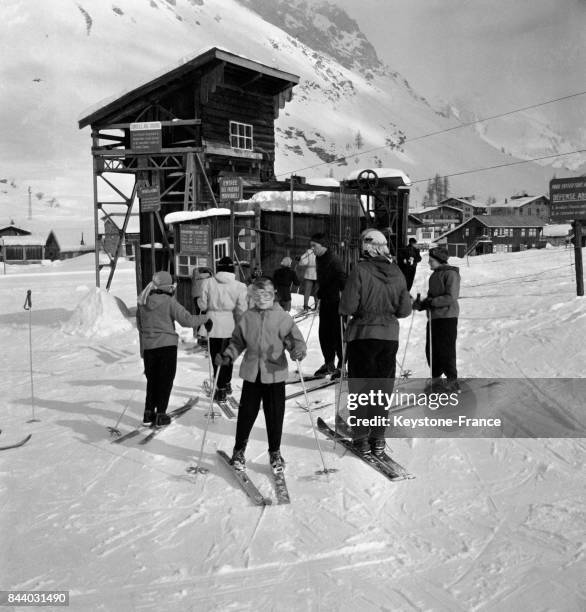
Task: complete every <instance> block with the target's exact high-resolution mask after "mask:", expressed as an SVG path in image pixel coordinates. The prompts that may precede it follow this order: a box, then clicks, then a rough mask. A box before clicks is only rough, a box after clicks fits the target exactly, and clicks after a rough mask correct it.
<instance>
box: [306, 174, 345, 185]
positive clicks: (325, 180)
mask: <svg viewBox="0 0 586 612" xmlns="http://www.w3.org/2000/svg"><path fill="white" fill-rule="evenodd" d="M306 182H307V184H308V185H315V186H316V187H339V186H340V181H337V180H336V179H335V178H331V177H329V176H325V177H321V178H320V177H315V178H309V177H308V178H307V179H306Z"/></svg>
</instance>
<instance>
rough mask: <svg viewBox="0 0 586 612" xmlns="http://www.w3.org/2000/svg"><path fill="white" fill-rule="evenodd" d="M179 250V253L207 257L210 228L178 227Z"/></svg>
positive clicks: (201, 226) (202, 226) (197, 226)
mask: <svg viewBox="0 0 586 612" xmlns="http://www.w3.org/2000/svg"><path fill="white" fill-rule="evenodd" d="M179 250H180V252H181V253H186V254H187V253H193V254H196V255H209V252H210V226H209V225H185V224H182V225H180V226H179ZM202 265H203V264H202Z"/></svg>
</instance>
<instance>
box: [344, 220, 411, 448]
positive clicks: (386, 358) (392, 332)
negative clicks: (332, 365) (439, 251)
mask: <svg viewBox="0 0 586 612" xmlns="http://www.w3.org/2000/svg"><path fill="white" fill-rule="evenodd" d="M360 242H361V250H362V259H361V260H360V261H359V262H358V263H357V264H356V266H355V267H354V269H353V270H352V272H351V273H350V275H349V277H348V280H347V281H346V285H345V287H344V291H343V292H342V298H341V300H340V308H339V312H340V314H341V315H348V316H351V317H352V318H351V319H350V321H349V322H348V325H347V328H346V342H347V349H346V350H347V351H348V353H347V359H348V379H349V382H348V384H349V390H350V392H351V393H368V392H369V391H370V390H371V387H372V385H373V384H374V385H375V386H377V387H378V388H380V389H381V390H382V391H383V392H386V393H392V391H393V385H394V378H395V367H396V355H397V349H398V348H399V321H398V320H397V319H400V318H403V317H406V316H408V315H409V314H410V313H411V297H410V296H409V292H408V291H407V284H406V281H405V277H404V275H403V273H402V272H401V270H400V269H399V267H398V266H397V265H396V264H394V263H393V261H392V259H391V258H390V256H389V249H388V246H387V240H386V238H385V236H384V235H383V234H382V233H381V232H379V231H378V230H375V229H370V230H366V231H365V232H363V233H362V236H361V237H360ZM373 379H377V381H376V383H375V382H374V380H373ZM373 390H375V391H376V390H377V389H373ZM351 416H354V417H355V419H349V423H348V424H349V425H350V426H351V432H352V437H353V444H354V446H355V448H356V449H357V450H358V451H359V452H360V453H362V454H368V453H371V452H372V453H374V454H376V455H378V456H383V454H384V449H385V427H384V425H382V424H381V425H374V426H373V425H370V426H367V425H364V424H357V423H360V421H359V420H360V419H371V418H372V417H385V416H387V413H386V412H385V409H384V407H383V406H378V405H367V406H358V407H357V408H356V409H354V410H353V411H352V415H351Z"/></svg>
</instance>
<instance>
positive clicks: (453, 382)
mask: <svg viewBox="0 0 586 612" xmlns="http://www.w3.org/2000/svg"><path fill="white" fill-rule="evenodd" d="M444 387H445V390H446V392H447V393H462V389H461V388H460V383H459V382H458V379H457V378H448V379H447V380H446V381H445V382H444Z"/></svg>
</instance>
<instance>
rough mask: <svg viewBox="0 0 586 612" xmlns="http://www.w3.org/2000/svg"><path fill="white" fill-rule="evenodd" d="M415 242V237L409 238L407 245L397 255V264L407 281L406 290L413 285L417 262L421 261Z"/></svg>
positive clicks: (409, 289)
mask: <svg viewBox="0 0 586 612" xmlns="http://www.w3.org/2000/svg"><path fill="white" fill-rule="evenodd" d="M416 244H417V240H416V239H415V238H409V246H407V247H405V248H404V249H400V250H399V254H398V257H397V264H398V265H399V268H401V272H403V274H404V275H405V280H406V281H407V291H411V287H413V280H414V279H415V272H416V271H417V264H418V263H419V262H420V261H421V255H420V254H419V249H418V248H417V247H416V246H415V245H416Z"/></svg>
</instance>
